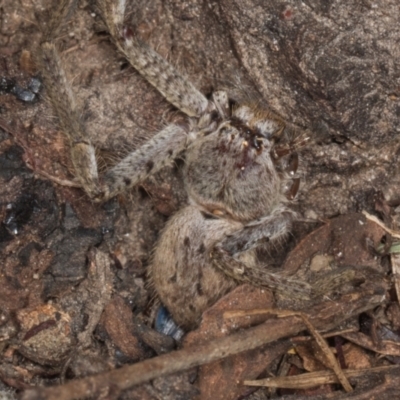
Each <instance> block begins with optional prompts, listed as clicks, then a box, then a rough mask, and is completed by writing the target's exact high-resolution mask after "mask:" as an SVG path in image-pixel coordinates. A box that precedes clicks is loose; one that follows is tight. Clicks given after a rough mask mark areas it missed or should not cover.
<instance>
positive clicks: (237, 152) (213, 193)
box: [185, 122, 282, 221]
mask: <svg viewBox="0 0 400 400" xmlns="http://www.w3.org/2000/svg"><path fill="white" fill-rule="evenodd" d="M270 150H271V142H270V141H269V140H268V139H265V138H263V137H253V136H252V135H249V134H246V132H244V131H242V130H240V129H237V127H235V126H234V124H233V123H231V122H225V123H223V124H221V126H220V127H219V129H218V130H217V131H215V132H213V133H211V134H209V135H207V136H205V137H203V138H201V139H198V140H196V141H195V142H194V143H193V144H191V145H190V146H189V148H188V150H187V154H186V163H185V183H186V187H187V191H188V194H189V196H190V198H191V199H192V200H193V201H195V202H196V203H197V204H200V205H201V206H202V207H204V208H205V209H207V210H208V211H209V212H211V213H217V214H219V213H222V214H224V213H226V214H228V215H231V216H232V217H233V218H234V219H236V220H240V221H251V220H254V219H257V218H260V217H263V216H265V215H267V214H268V213H269V212H271V211H272V210H273V209H274V208H275V207H276V205H277V204H279V203H280V202H281V201H282V199H281V197H282V196H281V179H280V177H279V175H278V173H277V171H276V169H275V166H274V163H273V161H272V159H271V155H270Z"/></svg>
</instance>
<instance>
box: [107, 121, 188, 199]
mask: <svg viewBox="0 0 400 400" xmlns="http://www.w3.org/2000/svg"><path fill="white" fill-rule="evenodd" d="M187 138H188V135H187V132H186V130H185V129H184V128H182V127H180V126H178V125H169V126H168V127H166V128H165V129H163V130H162V131H161V132H159V133H158V134H157V135H155V136H154V137H153V138H152V139H150V140H149V141H148V142H147V143H145V144H144V145H143V146H141V147H140V148H139V149H138V150H136V151H134V152H133V153H131V154H129V155H128V156H126V157H125V158H124V159H123V160H122V161H120V162H119V163H118V164H117V165H115V166H114V167H113V168H111V169H110V170H108V171H107V172H106V173H105V175H104V177H103V182H102V183H103V186H104V191H105V197H106V198H110V197H112V196H114V195H115V194H117V193H118V192H121V191H123V190H125V189H128V188H130V187H133V186H135V185H136V184H138V183H139V182H141V181H143V180H144V179H146V178H147V177H148V176H149V175H151V174H154V173H155V172H157V171H158V170H160V169H161V168H163V167H164V166H166V165H167V164H169V163H171V162H172V161H173V160H174V159H176V158H177V157H178V156H179V154H180V153H182V152H183V151H184V150H185V148H186V143H187Z"/></svg>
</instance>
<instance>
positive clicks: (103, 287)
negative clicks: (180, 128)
mask: <svg viewBox="0 0 400 400" xmlns="http://www.w3.org/2000/svg"><path fill="white" fill-rule="evenodd" d="M127 3H128V10H129V13H128V15H127V21H126V23H127V24H129V25H130V26H132V28H133V29H134V30H135V31H136V32H137V33H138V34H139V35H140V36H141V37H142V38H143V40H144V41H146V42H147V43H149V44H150V45H151V46H152V47H153V48H155V49H156V50H157V51H158V52H159V53H160V54H161V55H162V56H163V57H165V58H166V59H168V60H169V61H170V62H171V63H173V64H174V65H175V66H176V67H177V68H178V69H179V70H181V71H182V72H183V73H184V74H185V75H186V76H187V77H188V78H189V79H190V80H191V81H192V82H193V83H194V84H195V85H196V86H197V87H198V88H199V89H200V90H201V91H202V92H203V93H206V94H210V93H211V92H212V91H213V90H214V89H219V88H224V89H227V90H228V91H229V93H230V94H231V96H232V97H233V98H236V97H243V94H244V93H245V94H246V96H249V97H250V98H254V100H256V101H258V102H261V103H262V104H265V105H266V106H267V107H270V108H271V109H272V110H274V111H275V112H277V113H279V114H280V115H282V117H284V119H285V120H287V121H289V122H292V123H295V124H297V125H298V126H300V127H304V128H307V129H309V130H310V131H312V132H313V137H312V142H311V144H310V145H309V147H307V148H306V149H305V150H303V151H302V153H301V170H302V171H303V173H304V178H303V180H302V184H301V189H300V193H299V195H298V197H297V199H296V202H295V205H294V207H295V208H296V209H297V210H298V211H299V212H300V214H301V215H302V220H301V221H299V222H298V223H297V224H296V227H295V230H294V233H293V236H292V237H291V239H290V240H288V243H287V248H286V249H282V251H283V255H282V256H281V259H282V260H284V259H285V257H286V255H287V254H288V257H287V258H286V261H285V262H284V264H282V266H281V268H284V269H285V270H287V271H294V270H297V269H299V268H300V269H301V268H304V269H305V272H304V276H305V277H308V276H312V279H316V278H315V277H314V275H315V274H317V273H318V272H319V271H325V272H326V271H330V270H337V269H340V268H342V269H343V271H344V275H345V276H347V275H346V273H347V272H346V271H351V273H349V275H348V276H349V277H350V278H349V280H350V281H351V282H352V284H351V285H350V284H349V285H347V286H349V287H347V286H346V285H343V286H346V287H345V288H343V292H342V291H341V289H342V288H339V289H340V290H339V289H338V290H337V292H336V293H335V294H334V295H332V296H333V297H332V296H331V297H327V296H326V297H325V298H323V301H326V302H327V304H328V305H327V307H328V308H329V301H332V302H334V301H336V303H335V304H336V306H337V305H338V304H339V305H341V304H342V303H341V301H342V302H343V304H342V306H341V308H340V309H341V310H342V311H343V312H339V313H338V315H340V318H339V317H337V318H334V317H333V316H329V313H328V312H326V315H327V318H328V319H329V321H328V320H327V321H326V324H325V325H324V323H322V322H321V318H322V316H323V315H324V314H325V311H321V310H322V309H319V308H318V306H317V305H308V306H304V307H298V308H300V309H301V310H302V311H305V312H306V311H307V310H308V309H309V310H314V311H313V312H315V315H314V317H315V324H316V326H317V328H318V329H319V330H324V327H326V329H330V330H331V331H334V332H335V333H333V334H332V335H331V338H330V339H328V345H329V346H330V347H331V348H334V349H335V353H336V356H337V358H338V360H339V362H340V364H341V367H342V368H345V367H347V368H349V369H351V370H357V369H359V368H364V369H370V368H372V367H378V366H379V367H385V368H386V367H387V366H390V365H394V366H396V365H397V363H399V360H400V358H399V357H400V344H399V342H400V337H399V328H400V309H399V306H398V299H397V295H396V290H395V285H393V282H392V280H391V276H392V270H393V269H395V268H396V266H397V264H398V263H399V260H398V259H397V257H398V256H396V255H395V254H394V255H393V254H392V255H389V253H390V252H395V251H398V249H397V248H396V246H395V245H396V240H397V239H396V237H392V236H390V235H388V234H386V232H385V231H384V230H383V229H381V228H380V227H378V225H377V224H376V223H375V222H371V221H368V220H367V219H365V217H364V216H363V215H362V214H360V212H361V211H363V210H366V211H368V212H369V213H370V214H374V215H376V216H378V217H379V218H380V219H381V220H382V221H383V222H384V223H385V225H386V226H388V227H390V228H392V229H394V230H396V229H398V225H399V216H398V214H397V213H396V212H398V211H399V210H398V208H397V207H398V206H399V205H400V190H399V189H400V188H399V186H400V175H399V163H398V154H399V151H400V141H399V137H398V135H399V131H400V33H399V29H398V27H399V22H400V20H399V19H400V16H399V15H400V5H399V3H398V1H397V0H382V1H370V0H363V1H355V0H354V1H345V0H336V1H325V0H315V1H312V0H304V1H281V0H277V1H273V2H272V1H271V2H268V1H264V0H240V1H239V0H219V1H201V0H192V1H186V0H151V1H149V0H137V1H132V0H127ZM54 4H55V1H52V0H0V222H1V225H0V351H1V356H0V380H1V382H2V385H1V386H0V390H2V391H3V393H4V394H2V396H3V397H2V398H13V390H16V391H17V392H23V391H24V390H26V389H28V388H29V387H31V386H39V385H59V384H61V383H65V382H68V381H70V380H71V379H76V378H83V377H86V376H88V375H91V374H98V373H100V372H104V371H110V370H113V369H115V368H117V367H120V366H122V365H124V364H132V363H135V362H138V361H141V360H144V359H147V358H150V357H155V356H156V355H157V354H162V353H167V354H168V351H170V350H171V349H172V348H173V347H174V343H173V341H172V339H171V338H164V337H161V336H159V335H158V334H157V333H155V332H154V331H153V330H152V329H151V321H152V318H153V313H154V311H153V310H154V303H155V299H154V294H153V293H152V291H151V289H149V287H148V286H147V285H146V267H147V265H148V262H149V258H150V255H151V250H152V248H153V246H154V243H155V241H156V239H157V237H158V235H159V233H160V230H161V229H162V228H163V226H164V225H165V222H166V220H167V218H168V217H169V216H170V215H171V214H173V213H174V212H175V211H176V210H177V209H179V207H180V206H181V205H182V204H184V203H185V201H186V197H185V193H184V190H183V186H182V180H181V168H180V167H181V163H182V162H181V161H177V162H176V164H175V165H173V166H171V167H170V168H166V169H165V170H163V171H162V172H161V173H159V174H158V175H157V176H155V177H153V178H151V179H149V180H148V181H146V182H145V183H144V184H143V185H142V186H141V187H140V188H135V189H134V190H132V191H131V192H130V193H126V194H125V195H121V196H119V197H118V198H116V199H113V200H111V201H109V202H107V203H106V204H102V205H98V204H92V203H91V201H90V200H89V199H88V198H87V197H86V196H85V194H84V192H83V191H82V190H81V189H79V188H74V187H68V186H66V184H68V183H70V182H71V181H72V180H73V169H72V167H71V164H70V161H69V154H68V148H67V144H66V141H65V138H64V136H63V134H62V132H60V131H59V129H58V126H57V120H56V118H55V117H54V113H53V111H52V109H51V106H50V104H49V101H48V98H46V90H45V88H43V87H40V71H38V70H37V67H36V64H35V57H36V54H37V49H38V46H39V44H40V41H41V29H42V28H43V27H44V26H45V25H46V22H47V21H48V20H49V15H50V12H51V9H52V7H54ZM61 32H62V33H61V35H60V38H59V39H58V44H59V46H60V49H61V52H62V57H63V59H64V60H65V66H66V69H67V73H68V76H69V79H70V80H71V82H73V86H74V90H75V92H76V95H77V97H78V100H79V102H80V107H81V110H82V115H81V117H82V119H83V121H84V123H85V125H86V127H87V130H88V132H89V134H90V136H91V138H92V140H93V142H94V143H95V145H96V147H97V148H98V150H99V158H100V159H101V160H103V163H102V164H104V168H106V167H107V165H110V164H113V163H115V162H117V161H118V160H119V159H121V158H122V157H123V156H124V155H125V154H127V153H128V152H129V151H131V150H132V149H134V148H136V147H137V146H139V145H140V144H141V143H143V142H144V141H145V140H146V139H147V138H149V137H151V136H152V135H153V134H154V133H155V132H157V131H158V130H159V129H160V128H162V127H163V126H165V125H166V124H168V123H169V122H171V121H173V120H174V119H176V118H180V117H179V116H178V115H177V112H176V110H174V109H173V108H172V107H171V106H170V105H169V104H168V103H167V102H166V101H165V100H163V98H162V97H161V95H160V94H158V93H157V92H156V90H155V89H153V88H152V87H151V86H150V85H149V84H148V83H146V82H145V81H144V80H143V79H142V78H141V77H140V76H139V75H138V73H137V72H135V71H134V70H133V68H132V67H130V66H129V64H128V63H127V62H126V61H125V59H124V58H123V57H122V56H121V55H120V54H119V53H118V52H117V51H116V49H115V47H114V46H113V45H112V43H111V42H110V40H109V37H108V34H107V32H106V31H105V28H104V25H103V23H102V21H101V20H100V18H99V16H98V12H97V10H96V7H95V4H93V2H92V1H80V2H79V4H78V6H77V9H76V11H75V13H74V14H73V15H72V16H71V18H70V19H69V21H68V22H66V23H65V26H64V27H63V29H62V30H61ZM57 182H58V183H57ZM379 244H381V246H380V247H379ZM290 249H292V250H291V252H290V253H289V251H290ZM378 250H379V251H380V253H379V252H378ZM310 271H311V272H310ZM366 271H367V272H366ZM310 274H311V275H310ZM312 274H314V275H312ZM395 283H396V284H397V290H400V285H399V283H398V282H395ZM324 285H327V284H326V282H323V283H321V288H322V290H324V288H325V286H324ZM327 286H329V285H327ZM352 291H353V292H352ZM343 293H345V295H346V296H350V297H343V296H345V295H343ZM349 293H350V294H349ZM352 293H353V294H352ZM335 295H337V296H338V297H337V300H335V297H334V296H335ZM351 296H352V297H351ZM357 296H358V297H357ZM355 299H356V300H355ZM279 301H281V304H284V305H285V307H289V306H290V304H289V305H288V304H287V303H285V299H278V302H279ZM352 302H353V303H352ZM278 304H280V303H278ZM322 304H325V303H322ZM275 306H276V300H274V299H273V297H272V294H271V293H270V292H269V291H268V290H265V291H262V290H260V289H254V288H252V287H248V286H244V287H239V288H238V289H237V290H236V291H235V292H234V293H232V294H231V295H230V297H227V299H222V300H221V301H220V302H219V303H217V305H216V306H215V307H213V308H212V309H211V310H210V311H209V312H207V313H206V315H205V317H204V320H203V324H202V326H201V327H200V328H199V329H198V330H197V331H196V332H193V333H191V334H190V335H189V336H188V337H187V338H186V341H185V344H184V345H183V347H184V348H186V349H190V348H191V347H190V346H198V345H200V344H201V343H208V342H209V341H211V340H213V339H214V338H216V337H221V336H226V337H228V336H229V334H231V333H233V332H235V331H236V330H237V329H238V327H242V328H243V329H247V328H248V327H249V326H255V325H257V324H259V323H262V322H263V318H261V320H260V318H258V319H257V318H254V317H253V319H251V320H246V321H245V322H243V321H242V322H240V323H239V322H238V323H237V324H236V323H227V322H226V321H225V322H223V319H224V317H223V312H224V311H225V310H227V309H232V310H236V309H247V310H249V309H254V308H258V309H259V308H273V307H275ZM318 313H320V314H318ZM311 317H312V316H311ZM318 318H319V319H318ZM264 319H265V318H264ZM345 319H347V322H346V325H345V324H344V320H345ZM249 321H250V322H249ZM277 321H279V320H277ZM270 324H271V325H273V323H271V322H270ZM300 332H301V329H300V331H293V332H292V333H291V334H290V335H292V336H294V335H298V334H299V333H300ZM307 335H309V331H308V332H306V331H303V334H302V336H301V337H299V336H297V337H296V338H294V339H293V341H294V343H296V352H294V351H291V352H289V353H288V350H290V349H291V348H293V342H289V340H287V338H286V339H284V336H285V334H284V333H283V334H282V336H280V337H281V339H280V340H279V341H278V342H275V343H273V344H272V345H271V344H265V345H264V346H263V347H258V348H257V349H255V350H254V349H253V350H251V352H249V353H242V355H240V356H238V357H234V358H230V359H228V360H229V361H226V360H225V361H224V360H222V361H219V362H214V364H209V365H207V366H204V367H202V368H198V369H193V368H191V369H190V368H189V367H190V365H189V366H187V368H186V367H185V368H182V369H183V370H185V371H184V372H179V373H177V374H175V375H173V376H172V377H171V376H170V377H168V378H164V377H159V378H157V379H155V380H152V381H149V382H147V383H145V384H142V385H141V386H137V387H135V388H133V389H129V390H124V391H121V389H122V388H123V389H125V388H126V387H127V386H123V385H122V384H121V385H120V384H119V383H115V382H119V381H118V380H115V381H111V383H110V382H108V381H107V379H104V385H103V387H101V385H100V386H99V385H98V386H93V387H92V388H91V390H92V391H89V392H86V393H89V394H90V395H91V396H92V398H109V399H117V398H120V399H146V400H147V399H149V400H150V399H201V400H203V399H211V398H212V399H239V398H242V399H243V398H246V399H252V400H255V399H260V400H261V399H268V398H272V397H273V396H275V397H281V398H287V399H289V398H290V399H292V398H295V399H303V398H304V399H306V398H310V396H312V398H313V399H325V398H328V397H329V398H335V399H339V398H340V399H346V398H350V396H352V397H351V398H352V399H366V398H372V397H375V398H385V397H386V398H396V397H398V396H400V381H399V378H398V376H399V372H398V371H397V370H396V371H397V372H396V371H395V372H391V371H392V370H390V369H388V370H384V371H383V372H382V371H381V372H379V374H378V373H375V374H373V373H372V372H371V373H369V372H364V373H363V374H361V375H362V376H361V377H360V376H358V378H354V377H353V378H352V379H353V380H352V379H350V381H351V384H352V385H353V388H354V389H355V390H356V392H355V394H354V393H353V394H346V392H345V391H344V390H343V389H342V386H341V385H339V384H331V383H328V382H324V383H325V384H324V385H322V383H321V382H320V381H318V382H317V381H315V382H316V383H315V384H314V385H311V386H312V387H313V388H312V389H310V388H307V389H305V388H304V387H302V386H301V385H298V386H292V387H291V389H276V388H275V389H266V388H261V389H259V390H255V389H257V387H256V388H253V387H245V386H243V385H242V382H243V380H246V379H247V380H248V379H256V378H266V377H270V376H278V377H291V376H292V375H298V374H302V373H304V372H315V371H321V370H330V369H331V365H330V364H329V363H327V362H325V361H326V360H325V358H324V357H323V356H321V351H320V349H319V348H318V346H317V345H316V344H315V343H316V342H313V341H310V340H305V336H307ZM296 340H297V341H296ZM266 343H268V342H266ZM179 346H182V345H179ZM365 349H367V350H365ZM189 352H190V350H189ZM322 353H323V352H322ZM378 355H380V356H381V357H379V358H378V357H377V356H378ZM204 359H207V355H204ZM204 362H205V361H204ZM202 363H203V362H201V363H200V364H202ZM390 368H391V367H390ZM174 371H176V370H174ZM362 377H364V378H362ZM366 377H368V379H367V378H366ZM309 379H312V378H309ZM357 379H358V380H357ZM113 382H114V384H113ZM106 383H107V384H106ZM128 386H129V385H128ZM278 387H283V386H282V384H280V385H278ZM300 388H301V389H300ZM57 390H59V394H62V393H63V394H65V393H67V389H65V388H63V387H60V388H59V389H57ZM68 393H69V392H68ZM6 396H8V397H6ZM32 396H33V397H28V394H26V397H25V398H39V397H34V394H33V395H32ZM43 396H45V395H43ZM65 396H66V397H61V395H60V397H57V396H55V397H47V398H60V399H61V398H73V396H72V395H71V394H70V393H69V396H70V397H67V395H65ZM101 396H104V397H101ZM41 398H46V397H41Z"/></svg>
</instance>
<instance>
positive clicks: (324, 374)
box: [243, 365, 400, 389]
mask: <svg viewBox="0 0 400 400" xmlns="http://www.w3.org/2000/svg"><path fill="white" fill-rule="evenodd" d="M396 370H398V371H399V372H400V366H399V365H385V366H382V367H375V368H367V369H347V370H344V371H343V373H344V374H345V375H346V378H358V377H362V376H365V375H367V374H376V373H379V372H386V371H396ZM330 383H340V382H339V380H338V378H337V376H336V375H335V373H333V372H331V371H317V372H309V373H305V374H301V375H291V376H280V377H273V378H266V379H259V380H255V381H250V380H249V381H243V384H244V385H248V386H265V387H270V388H282V389H309V388H313V387H316V386H319V385H326V384H330Z"/></svg>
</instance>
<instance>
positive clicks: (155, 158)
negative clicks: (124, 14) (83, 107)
mask: <svg viewBox="0 0 400 400" xmlns="http://www.w3.org/2000/svg"><path fill="white" fill-rule="evenodd" d="M74 5H75V0H62V1H61V3H59V6H58V9H57V10H56V12H55V13H54V18H53V19H52V20H51V21H50V22H49V25H48V28H47V32H46V34H45V40H44V42H43V43H42V46H41V50H42V51H41V60H40V62H41V66H42V74H43V80H44V84H45V87H46V89H47V92H48V95H49V97H50V100H51V103H52V105H53V108H54V111H55V113H56V115H57V117H58V119H59V122H60V126H61V129H62V130H63V132H64V133H65V134H66V136H67V137H68V139H69V142H70V148H71V159H72V163H73V166H74V169H75V173H76V177H77V179H78V181H79V182H80V184H81V185H82V187H83V188H84V189H85V191H86V192H87V194H88V195H89V196H90V197H91V198H92V199H95V200H105V199H108V198H110V197H112V196H114V195H116V194H117V193H118V192H119V191H121V190H124V189H126V188H129V187H132V186H134V185H135V184H137V183H138V182H140V181H142V180H144V179H145V178H146V177H147V176H149V175H150V174H153V173H155V172H157V171H158V170H159V169H161V168H162V167H164V166H165V165H166V164H167V163H169V162H171V161H172V160H173V159H175V158H176V157H177V156H178V155H179V154H180V153H181V152H182V151H183V150H184V149H185V147H186V142H187V131H186V129H185V128H184V127H181V126H178V125H170V126H168V127H167V128H165V129H163V130H162V131H161V132H159V133H158V134H156V135H155V136H154V137H153V138H152V139H151V140H149V141H148V142H147V143H146V144H144V145H143V146H142V147H141V148H139V149H138V150H136V151H134V152H132V153H131V154H129V155H128V156H127V157H126V158H124V159H123V160H122V161H121V162H120V163H119V164H117V165H116V166H114V167H113V168H112V169H110V170H109V171H108V172H107V173H106V174H105V176H104V178H103V179H101V180H100V179H99V176H98V170H97V163H96V157H95V149H94V146H93V145H92V144H91V142H90V139H89V137H88V135H87V133H86V131H85V127H84V125H83V123H82V120H81V117H80V110H79V109H78V107H77V103H76V100H75V95H74V93H73V90H72V87H71V85H70V83H69V81H68V79H67V76H66V74H65V71H64V68H63V64H62V60H61V58H60V55H59V52H58V50H57V48H56V45H55V44H54V42H53V40H54V36H55V35H56V34H57V33H58V31H59V27H60V25H61V24H62V22H63V20H64V19H65V18H66V17H67V16H68V15H69V14H70V12H71V10H72V8H73V7H74ZM158 57H159V56H158ZM161 60H162V59H161ZM164 63H166V62H165V61H164ZM166 65H168V64H166Z"/></svg>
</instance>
